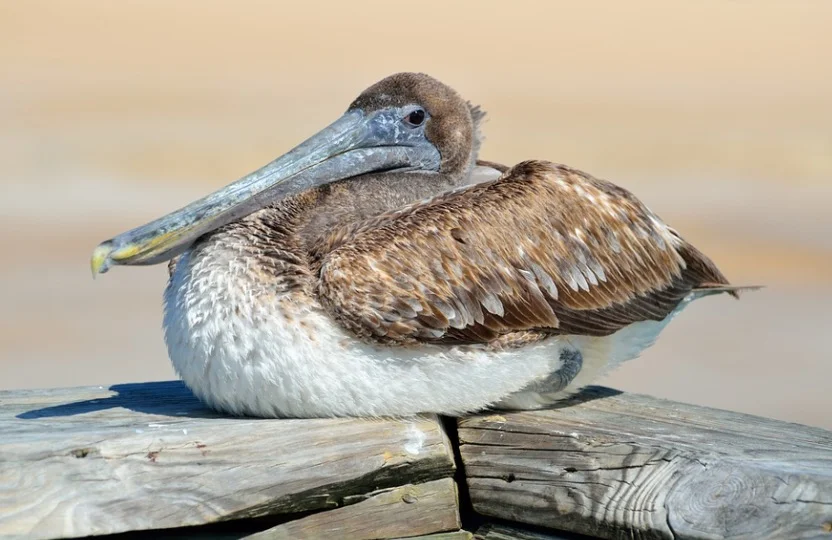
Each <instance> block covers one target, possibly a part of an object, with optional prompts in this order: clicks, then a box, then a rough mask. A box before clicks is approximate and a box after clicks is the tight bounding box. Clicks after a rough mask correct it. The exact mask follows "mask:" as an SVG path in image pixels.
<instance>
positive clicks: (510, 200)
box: [318, 161, 727, 343]
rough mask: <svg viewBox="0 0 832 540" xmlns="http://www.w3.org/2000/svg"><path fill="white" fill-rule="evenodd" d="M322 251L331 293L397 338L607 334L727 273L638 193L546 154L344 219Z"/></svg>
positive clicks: (662, 312) (378, 331)
mask: <svg viewBox="0 0 832 540" xmlns="http://www.w3.org/2000/svg"><path fill="white" fill-rule="evenodd" d="M320 263H321V266H320V281H319V286H318V293H319V295H320V298H321V300H322V302H323V303H324V305H325V306H327V307H328V308H329V309H330V310H331V311H332V312H333V314H335V315H336V317H338V319H339V320H340V321H341V322H342V323H343V324H344V325H346V326H348V327H349V328H350V329H352V330H353V331H355V332H357V333H358V334H360V335H364V336H367V337H373V338H377V339H382V340H392V341H395V342H412V341H435V342H444V343H459V342H465V343H484V342H489V341H492V340H494V339H497V338H499V337H500V336H501V335H504V334H507V333H511V332H518V331H523V330H531V329H536V330H547V331H551V332H553V333H571V334H589V335H607V334H610V333H612V332H615V331H616V330H618V329H620V328H622V327H623V326H626V325H628V324H631V323H633V322H636V321H641V320H647V319H663V318H664V317H666V316H667V315H668V314H669V313H670V312H671V311H672V310H673V309H674V308H675V307H676V305H677V304H678V303H679V302H680V301H681V299H682V298H684V296H685V295H687V294H688V293H689V292H690V291H691V290H692V289H693V288H695V287H700V286H707V285H718V284H726V283H727V282H726V280H725V278H724V277H723V276H722V274H720V273H719V271H718V270H717V269H716V267H715V266H714V265H713V263H711V262H710V261H709V260H708V259H707V258H706V257H705V256H704V255H702V254H701V253H700V252H699V251H697V250H696V249H695V248H693V247H692V246H690V245H689V244H687V243H685V242H684V240H682V239H681V238H680V237H679V236H678V235H676V233H675V232H673V231H672V230H671V229H670V228H668V227H667V226H666V225H664V224H663V223H662V222H661V221H660V220H659V219H658V218H657V217H656V216H655V215H654V214H652V213H651V212H650V211H649V210H648V209H647V208H646V207H645V206H644V205H643V204H641V203H640V202H639V201H638V200H637V199H636V198H635V197H633V196H632V195H631V194H630V193H629V192H627V191H625V190H623V189H621V188H619V187H617V186H614V185H612V184H609V183H607V182H603V181H601V180H597V179H594V178H592V177H590V176H588V175H586V174H584V173H582V172H579V171H576V170H573V169H570V168H568V167H564V166H561V165H554V164H551V163H547V162H540V161H530V162H524V163H521V164H519V165H517V166H516V167H514V168H512V169H511V170H510V171H509V172H508V173H507V174H505V175H504V176H503V177H502V178H501V179H499V180H495V181H493V182H488V183H483V184H478V185H475V186H470V187H467V188H465V189H463V190H459V191H455V192H452V193H448V194H445V195H442V196H440V197H437V198H435V199H433V200H431V201H428V202H424V203H420V204H416V205H413V206H410V207H407V208H404V209H401V210H398V211H396V212H391V213H388V214H384V215H382V216H379V217H377V218H374V219H372V220H370V221H367V222H364V223H362V224H359V225H356V226H353V227H351V228H350V229H349V230H342V231H339V232H338V233H337V234H335V235H333V236H332V237H331V238H330V239H329V242H328V243H327V244H326V247H325V249H324V248H322V253H320Z"/></svg>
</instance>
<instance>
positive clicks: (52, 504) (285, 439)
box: [0, 382, 454, 538]
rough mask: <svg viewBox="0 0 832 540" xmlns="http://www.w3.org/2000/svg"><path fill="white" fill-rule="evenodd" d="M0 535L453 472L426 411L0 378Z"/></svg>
mask: <svg viewBox="0 0 832 540" xmlns="http://www.w3.org/2000/svg"><path fill="white" fill-rule="evenodd" d="M0 433H1V434H2V436H0V536H4V535H5V536H14V535H18V536H25V537H27V538H47V537H58V536H62V537H73V536H84V535H93V534H95V535H100V534H107V533H116V532H122V531H136V530H146V529H161V528H169V527H183V526H189V525H200V524H206V523H211V522H217V521H223V520H230V519H238V518H246V517H254V516H261V515H267V514H283V513H293V512H304V511H310V510H318V509H326V508H336V507H338V506H341V505H343V504H346V503H349V502H351V500H353V499H351V497H353V496H356V495H363V494H365V493H370V492H374V491H377V490H379V489H384V488H390V487H395V486H399V485H403V484H408V483H414V484H416V483H424V482H429V481H431V480H437V479H440V478H447V477H449V476H451V475H452V474H453V468H454V464H453V453H452V450H451V448H450V445H449V442H448V441H447V438H446V437H445V434H444V432H443V431H442V429H441V426H440V424H439V422H438V421H437V419H436V418H433V417H424V418H416V419H411V420H388V421H381V420H356V419H331V420H258V419H251V418H228V417H222V416H219V415H217V414H214V413H212V412H211V411H209V410H206V409H205V408H204V407H203V406H202V405H201V404H200V403H199V402H198V401H197V400H196V399H195V398H194V397H193V396H192V395H191V394H190V392H188V391H187V389H185V387H184V386H183V385H181V384H180V383H178V382H169V383H147V384H135V385H118V386H114V387H111V389H104V388H100V387H99V388H80V389H60V390H44V391H24V392H14V391H13V392H0Z"/></svg>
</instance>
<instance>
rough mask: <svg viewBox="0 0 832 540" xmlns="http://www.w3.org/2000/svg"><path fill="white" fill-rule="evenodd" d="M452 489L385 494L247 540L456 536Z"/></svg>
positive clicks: (432, 485)
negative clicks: (440, 534) (446, 534)
mask: <svg viewBox="0 0 832 540" xmlns="http://www.w3.org/2000/svg"><path fill="white" fill-rule="evenodd" d="M458 507H459V505H458V503H457V493H456V484H455V483H454V481H453V479H452V478H443V479H441V480H434V481H432V482H426V483H424V484H416V485H407V486H402V487H397V488H391V489H385V490H381V491H378V492H375V493H371V494H369V495H368V496H367V498H366V500H363V501H361V502H358V503H356V504H351V505H349V506H345V507H343V508H338V509H335V510H329V511H326V512H318V513H316V514H312V515H310V516H306V517H304V518H301V519H297V520H294V521H290V522H288V523H283V524H281V525H278V526H276V527H273V528H271V529H268V530H266V531H263V532H260V533H257V534H254V535H251V536H248V537H246V538H250V539H251V540H255V539H256V540H291V539H294V538H298V539H301V538H310V539H314V538H339V539H343V540H373V539H375V538H394V537H411V536H417V535H427V534H430V533H438V532H445V531H452V530H458V529H459V527H460V523H459V510H458Z"/></svg>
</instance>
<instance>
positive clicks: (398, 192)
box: [279, 170, 469, 251]
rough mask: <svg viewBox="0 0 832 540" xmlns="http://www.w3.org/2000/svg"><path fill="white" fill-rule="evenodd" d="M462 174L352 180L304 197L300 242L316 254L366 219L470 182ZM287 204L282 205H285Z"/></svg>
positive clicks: (377, 176) (414, 175)
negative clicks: (317, 249) (321, 246)
mask: <svg viewBox="0 0 832 540" xmlns="http://www.w3.org/2000/svg"><path fill="white" fill-rule="evenodd" d="M468 172H469V171H467V170H466V171H464V172H460V173H459V174H441V173H427V172H424V173H423V172H408V173H385V174H373V175H366V176H361V177H357V178H351V179H349V180H345V181H342V182H337V183H334V184H330V185H328V186H323V187H321V188H317V189H316V190H313V192H312V193H307V194H304V197H308V198H306V199H305V209H304V212H303V215H302V216H300V217H301V223H300V225H299V228H298V235H299V238H300V242H301V244H302V245H303V246H305V247H306V248H307V250H310V251H311V250H312V249H313V247H314V246H316V245H319V244H320V242H321V241H322V240H324V239H325V238H326V237H328V236H329V235H331V234H332V233H334V232H336V231H338V230H340V229H343V228H346V227H350V226H351V225H355V224H357V223H360V222H362V221H364V220H366V219H369V218H372V217H374V216H378V215H380V214H383V213H385V212H389V211H391V210H395V209H397V208H402V207H404V206H407V205H410V204H413V203H416V202H419V201H423V200H426V199H431V198H433V197H435V196H437V195H440V194H442V193H444V192H446V191H449V190H452V189H454V188H455V187H457V186H459V185H462V184H464V183H465V181H467V176H468ZM283 204H284V203H283V202H281V203H279V206H280V205H283Z"/></svg>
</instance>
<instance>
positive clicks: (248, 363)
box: [91, 72, 743, 418]
mask: <svg viewBox="0 0 832 540" xmlns="http://www.w3.org/2000/svg"><path fill="white" fill-rule="evenodd" d="M483 117H484V112H483V111H482V109H480V107H479V106H475V105H472V104H471V103H470V102H469V101H467V100H465V99H464V98H463V97H462V96H460V94H458V93H457V92H456V91H455V90H454V89H452V88H451V87H450V86H448V85H446V84H444V83H442V82H440V81H438V80H436V79H434V78H432V77H430V76H428V75H426V74H421V73H407V72H404V73H397V74H394V75H391V76H388V77H386V78H384V79H382V80H380V81H379V82H377V83H375V84H373V85H371V86H370V87H369V88H367V89H366V90H365V91H363V92H362V93H361V94H360V95H359V96H358V97H357V98H356V99H355V100H354V101H353V102H352V103H351V104H350V105H349V107H348V108H347V111H346V112H345V113H344V114H343V115H342V116H341V117H340V118H338V119H337V120H336V121H335V122H333V123H332V124H331V125H329V126H328V127H326V128H324V129H323V130H321V131H320V132H318V133H317V134H315V135H313V136H312V137H310V138H309V139H308V140H306V141H305V142H303V143H301V144H300V145H298V146H297V147H296V148H294V149H293V150H291V151H289V152H287V153H286V154H284V155H283V156H281V157H279V158H277V159H275V160H274V161H272V162H271V163H269V164H267V165H266V166H264V167H262V168H261V169H258V170H257V171H255V172H253V173H251V174H248V175H246V176H244V177H242V178H241V179H239V180H237V181H235V182H232V183H231V184H229V185H228V186H226V187H224V188H221V189H219V190H218V191H216V192H214V193H212V194H210V195H207V196H205V197H203V198H202V199H199V200H197V201H195V202H193V203H191V204H189V205H187V206H185V207H184V208H181V209H179V210H177V211H174V212H172V213H170V214H168V215H166V216H163V217H161V218H158V219H156V220H154V221H152V222H150V223H148V224H146V225H142V226H140V227H137V228H135V229H132V230H130V231H128V232H125V233H122V234H120V235H117V236H115V237H113V238H111V239H109V240H106V241H104V242H102V243H100V244H99V245H98V246H97V247H96V248H95V250H94V252H93V255H92V259H91V266H92V272H93V277H95V275H96V274H101V273H104V272H106V271H107V270H108V269H109V268H111V267H112V266H114V265H149V264H159V263H165V262H167V263H168V268H169V281H168V283H167V286H166V288H165V292H164V315H163V327H164V337H165V342H166V345H167V349H168V353H169V356H170V359H171V362H172V364H173V367H174V368H175V370H176V372H177V374H178V375H179V377H181V379H182V380H183V381H184V383H185V384H186V385H187V387H188V388H190V390H191V391H192V392H193V393H194V394H195V395H196V396H197V397H198V398H199V399H200V400H202V401H203V402H204V403H205V404H207V405H208V406H209V407H212V408H214V409H216V410H218V411H221V412H223V413H227V414H230V415H240V416H254V417H268V418H286V417H291V418H316V417H339V416H358V417H406V416H411V415H416V414H425V413H437V414H444V415H454V416H458V415H462V414H466V413H471V412H476V411H481V410H486V409H489V410H501V409H507V410H517V409H520V410H533V409H540V408H545V407H550V406H552V405H556V404H558V403H559V402H562V401H563V400H565V399H567V398H569V397H570V396H572V395H574V394H575V393H577V392H578V391H580V390H581V389H582V388H584V387H586V386H587V385H589V384H590V383H592V382H593V381H595V380H597V379H598V378H599V377H600V376H602V375H604V374H605V373H607V372H608V371H609V370H611V369H613V368H615V367H616V366H618V365H620V364H621V363H622V362H625V361H627V360H630V359H633V358H636V357H637V356H639V354H640V353H641V352H642V351H643V350H644V349H646V348H647V347H650V346H651V345H652V344H653V343H654V342H655V340H656V338H657V337H658V335H659V333H660V332H661V331H662V330H663V328H664V327H665V326H666V325H667V324H668V322H669V321H670V320H671V319H672V318H673V317H674V316H675V315H677V314H678V313H679V312H680V311H681V310H682V309H684V308H685V307H686V306H687V305H689V304H690V302H691V301H693V300H696V299H698V298H701V297H704V296H708V295H713V294H718V293H727V294H729V295H732V296H735V297H739V295H738V293H739V291H741V290H742V289H743V287H737V286H733V285H731V284H730V283H729V282H728V280H727V279H726V278H725V276H724V275H723V274H722V273H721V272H720V271H719V269H718V268H717V267H716V265H715V264H714V263H713V262H712V261H711V260H710V259H709V258H708V257H707V256H705V255H704V254H703V253H702V252H701V251H699V250H698V249H696V248H695V247H694V246H693V245H691V244H690V243H688V242H687V241H685V240H684V239H683V238H682V236H681V235H680V234H679V233H678V232H677V231H676V230H675V229H673V228H671V227H670V226H669V225H667V224H665V223H664V221H662V220H661V219H660V218H659V217H658V215H656V214H655V213H653V212H652V211H651V210H650V209H648V208H647V206H645V205H644V204H643V203H642V202H641V201H640V200H639V199H637V198H636V197H635V196H634V195H633V194H631V193H630V192H629V191H627V190H625V189H623V188H621V187H619V186H617V185H615V184H613V183H610V182H608V181H605V180H600V179H597V178H594V177H593V176H591V175H590V174H588V173H585V172H582V171H580V170H578V169H575V168H572V167H569V166H566V165H562V164H557V163H553V162H549V161H543V160H528V161H523V162H520V163H518V164H516V165H514V166H512V167H507V166H504V165H501V164H499V163H496V162H490V161H485V160H480V159H479V149H480V145H481V141H482V135H481V124H482V121H483Z"/></svg>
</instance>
